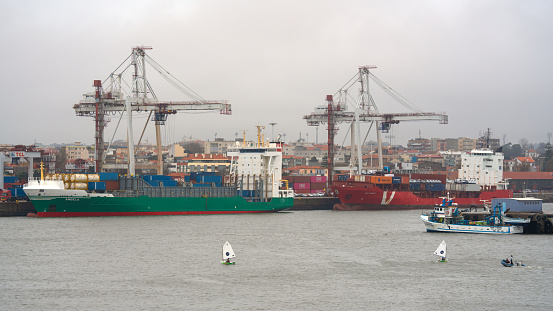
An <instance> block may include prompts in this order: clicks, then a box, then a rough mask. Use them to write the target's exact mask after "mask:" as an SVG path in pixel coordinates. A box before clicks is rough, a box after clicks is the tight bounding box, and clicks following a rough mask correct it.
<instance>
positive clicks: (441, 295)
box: [0, 203, 553, 310]
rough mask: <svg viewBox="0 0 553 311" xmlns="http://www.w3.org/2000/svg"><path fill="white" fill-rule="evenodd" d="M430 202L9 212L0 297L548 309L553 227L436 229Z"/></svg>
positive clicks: (139, 303)
mask: <svg viewBox="0 0 553 311" xmlns="http://www.w3.org/2000/svg"><path fill="white" fill-rule="evenodd" d="M544 210H546V211H548V212H552V211H553V204H550V203H548V204H544ZM420 213H421V211H358V212H353V211H351V212H338V211H294V212H281V213H274V214H251V215H248V214H243V215H211V216H142V217H92V218H45V219H41V218H26V217H4V218H0V248H1V251H0V309H1V310H456V309H468V310H471V309H472V310H551V308H552V305H553V289H552V286H553V285H552V284H553V247H552V245H553V235H505V236H498V235H477V234H455V233H427V232H426V231H425V228H424V225H423V224H422V222H421V221H420V219H419V215H420ZM442 240H445V241H446V242H447V245H448V252H447V254H448V256H447V257H448V259H449V262H447V263H438V262H436V260H437V259H438V257H437V256H435V255H433V252H434V250H435V249H436V248H437V247H438V245H439V244H440V242H441V241H442ZM225 241H229V242H230V243H231V244H232V246H233V249H234V251H235V253H236V256H237V258H236V261H237V264H236V265H231V266H227V265H222V264H221V247H222V245H223V243H224V242H225ZM511 255H513V257H514V258H515V260H521V261H522V262H523V263H525V264H526V265H527V267H524V268H518V267H515V268H505V267H503V266H502V265H501V263H500V261H501V259H505V258H507V257H508V256H511Z"/></svg>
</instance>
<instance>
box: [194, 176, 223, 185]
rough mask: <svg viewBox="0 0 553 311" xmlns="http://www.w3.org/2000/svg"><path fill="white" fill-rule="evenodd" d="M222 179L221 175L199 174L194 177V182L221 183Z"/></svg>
mask: <svg viewBox="0 0 553 311" xmlns="http://www.w3.org/2000/svg"><path fill="white" fill-rule="evenodd" d="M222 180H223V177H222V176H217V175H200V176H197V177H196V182H199V183H212V182H214V183H221V182H222Z"/></svg>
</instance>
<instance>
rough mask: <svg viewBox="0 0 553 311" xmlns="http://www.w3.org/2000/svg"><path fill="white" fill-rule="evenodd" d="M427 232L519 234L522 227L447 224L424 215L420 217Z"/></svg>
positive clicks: (521, 231)
mask: <svg viewBox="0 0 553 311" xmlns="http://www.w3.org/2000/svg"><path fill="white" fill-rule="evenodd" d="M420 218H421V220H422V222H423V223H424V226H425V227H426V231H427V232H455V233H481V234H520V233H523V231H524V228H523V227H522V226H486V225H470V224H448V223H440V222H435V221H430V220H429V217H428V216H426V215H421V216H420Z"/></svg>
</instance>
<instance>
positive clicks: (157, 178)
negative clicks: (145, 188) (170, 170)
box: [143, 175, 171, 181]
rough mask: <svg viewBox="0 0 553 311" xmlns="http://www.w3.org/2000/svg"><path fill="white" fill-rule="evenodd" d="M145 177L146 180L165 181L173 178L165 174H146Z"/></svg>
mask: <svg viewBox="0 0 553 311" xmlns="http://www.w3.org/2000/svg"><path fill="white" fill-rule="evenodd" d="M143 179H144V180H145V181H165V180H171V176H165V175H144V177H143Z"/></svg>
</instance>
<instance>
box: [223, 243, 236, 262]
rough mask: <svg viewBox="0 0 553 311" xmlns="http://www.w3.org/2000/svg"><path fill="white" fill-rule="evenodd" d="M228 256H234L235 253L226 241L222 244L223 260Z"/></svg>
mask: <svg viewBox="0 0 553 311" xmlns="http://www.w3.org/2000/svg"><path fill="white" fill-rule="evenodd" d="M229 258H236V255H235V254H234V251H233V250H232V246H230V243H229V242H228V241H226V242H225V244H224V245H223V260H227V259H229Z"/></svg>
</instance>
